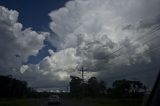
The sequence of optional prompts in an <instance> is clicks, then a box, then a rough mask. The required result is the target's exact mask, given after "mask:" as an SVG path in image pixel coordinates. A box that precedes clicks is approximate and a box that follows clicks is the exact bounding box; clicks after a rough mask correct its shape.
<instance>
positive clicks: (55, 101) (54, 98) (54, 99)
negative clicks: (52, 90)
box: [48, 95, 61, 105]
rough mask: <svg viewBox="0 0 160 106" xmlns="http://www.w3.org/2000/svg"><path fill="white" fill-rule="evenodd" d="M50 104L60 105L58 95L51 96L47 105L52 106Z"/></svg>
mask: <svg viewBox="0 0 160 106" xmlns="http://www.w3.org/2000/svg"><path fill="white" fill-rule="evenodd" d="M52 104H61V100H60V97H59V96H58V95H51V96H50V97H49V98H48V105H52Z"/></svg>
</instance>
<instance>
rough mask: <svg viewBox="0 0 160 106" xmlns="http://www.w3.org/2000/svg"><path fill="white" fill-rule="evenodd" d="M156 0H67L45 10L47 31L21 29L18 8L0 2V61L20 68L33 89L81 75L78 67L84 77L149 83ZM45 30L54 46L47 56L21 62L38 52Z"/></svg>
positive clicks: (154, 56)
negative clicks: (48, 30) (48, 11)
mask: <svg viewBox="0 0 160 106" xmlns="http://www.w3.org/2000/svg"><path fill="white" fill-rule="evenodd" d="M159 5H160V1H159V0H152V1H151V0H137V1H135V0H134V1H133V0H119V1H117V0H73V1H69V2H67V3H66V5H65V6H64V7H62V8H60V9H58V10H53V11H51V12H50V13H49V17H50V19H51V22H50V23H49V28H50V29H51V35H48V33H44V32H36V31H33V30H32V29H30V28H28V29H23V27H22V24H20V23H18V22H17V17H18V12H17V11H13V10H8V9H6V8H4V7H1V10H0V12H2V16H1V18H0V23H1V24H0V33H1V36H2V38H3V39H2V40H1V45H2V44H5V45H3V46H1V48H3V49H2V50H1V53H0V54H1V60H2V61H0V66H4V64H7V66H8V67H7V68H9V67H19V69H20V70H21V73H23V74H22V75H23V78H24V79H26V80H27V81H28V82H29V84H30V85H31V86H34V87H36V88H37V87H38V88H43V87H44V86H47V85H48V87H54V85H55V86H58V85H59V86H60V85H65V86H66V85H67V83H68V81H69V76H70V75H77V76H80V74H79V71H78V69H79V68H81V67H84V68H85V70H86V73H85V75H86V76H85V78H86V79H87V78H89V77H90V76H97V77H99V78H101V79H103V80H105V81H107V80H114V79H118V78H130V79H138V80H143V81H144V82H145V83H147V84H148V85H150V84H151V83H153V81H154V78H155V76H156V72H157V71H156V70H157V69H158V68H159V67H158V66H159V64H158V63H159V62H158V59H160V56H159V55H158V54H159V53H160V51H159V48H158V46H159V44H160V42H159V41H160V39H159V34H160V31H159V29H160V12H159V11H160V6H159ZM5 14H8V15H5ZM3 35H5V37H4V36H3ZM47 35H48V37H47V41H48V42H50V43H51V44H52V45H53V46H54V47H56V48H57V51H56V52H55V51H53V50H49V51H48V52H49V54H50V55H49V56H47V57H45V58H44V59H43V60H42V61H40V62H39V63H38V64H36V65H33V64H22V63H23V62H25V61H27V59H28V57H29V56H30V55H36V54H37V53H38V50H40V49H41V48H42V47H43V45H44V44H43V41H44V39H45V37H46V36H47ZM6 42H7V43H6ZM8 42H9V43H8ZM8 57H10V58H8ZM13 61H14V62H13ZM11 63H16V64H13V66H12V64H11ZM4 68H6V66H5V67H4ZM17 76H20V74H17ZM31 79H34V80H31ZM150 79H153V80H152V81H151V80H150ZM51 83H52V84H51ZM51 85H53V86H51Z"/></svg>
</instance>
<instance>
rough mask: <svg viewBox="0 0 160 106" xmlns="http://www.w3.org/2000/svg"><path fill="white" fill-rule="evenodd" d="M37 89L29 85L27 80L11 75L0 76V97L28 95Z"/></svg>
mask: <svg viewBox="0 0 160 106" xmlns="http://www.w3.org/2000/svg"><path fill="white" fill-rule="evenodd" d="M35 92H36V91H35V90H34V89H33V88H31V87H28V84H27V82H26V81H21V80H18V79H16V78H13V77H12V76H11V75H8V76H0V97H6V98H9V97H11V98H12V97H28V96H31V95H33V94H34V93H35Z"/></svg>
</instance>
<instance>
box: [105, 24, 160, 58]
mask: <svg viewBox="0 0 160 106" xmlns="http://www.w3.org/2000/svg"><path fill="white" fill-rule="evenodd" d="M158 30H160V25H157V26H156V28H155V29H153V30H152V32H148V33H147V35H149V33H150V34H153V33H154V32H156V31H158ZM144 37H146V34H145V35H143V36H140V37H138V38H136V39H135V40H133V41H136V40H140V39H142V38H144ZM157 37H158V36H157ZM148 42H149V41H148ZM123 48H125V46H122V47H120V48H119V49H117V50H115V51H113V52H112V53H110V54H109V55H107V56H106V57H110V56H111V55H113V54H115V53H117V52H118V51H120V50H122V49H123Z"/></svg>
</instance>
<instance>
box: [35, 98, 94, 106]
mask: <svg viewBox="0 0 160 106" xmlns="http://www.w3.org/2000/svg"><path fill="white" fill-rule="evenodd" d="M36 106H93V104H91V103H85V102H83V101H80V100H79V101H76V100H69V99H63V100H62V102H61V104H53V105H48V104H47V99H44V100H38V101H37V103H36Z"/></svg>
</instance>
